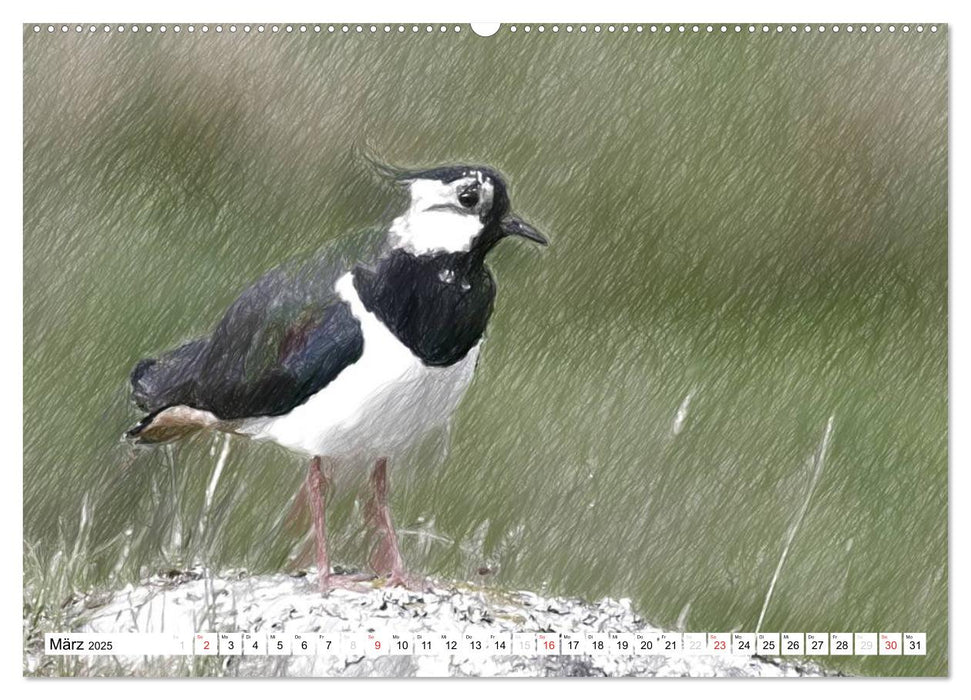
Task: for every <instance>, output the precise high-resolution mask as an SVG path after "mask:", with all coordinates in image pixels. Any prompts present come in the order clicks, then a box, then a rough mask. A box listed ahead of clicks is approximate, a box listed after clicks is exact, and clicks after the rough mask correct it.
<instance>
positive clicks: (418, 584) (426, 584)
mask: <svg viewBox="0 0 971 700" xmlns="http://www.w3.org/2000/svg"><path fill="white" fill-rule="evenodd" d="M383 585H384V586H385V587H394V586H401V587H402V588H407V589H408V590H410V591H425V592H427V591H430V590H431V589H432V580H431V579H428V578H425V577H423V576H417V575H415V574H411V573H408V572H406V571H404V570H403V569H394V570H393V571H392V572H391V573H390V574H388V575H387V576H386V577H384V580H383Z"/></svg>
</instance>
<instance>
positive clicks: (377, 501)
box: [364, 457, 409, 586]
mask: <svg viewBox="0 0 971 700" xmlns="http://www.w3.org/2000/svg"><path fill="white" fill-rule="evenodd" d="M370 485H371V493H370V494H369V497H368V500H367V504H366V505H365V508H364V515H365V518H366V519H367V521H368V523H369V525H370V526H371V529H372V530H373V531H374V534H375V535H376V536H377V538H378V541H377V543H376V544H375V545H374V549H373V550H372V552H371V562H370V563H371V568H372V569H374V571H375V573H377V574H388V575H389V578H388V584H389V585H391V586H404V585H407V584H408V583H409V581H408V577H407V575H406V574H405V569H404V564H403V562H402V560H401V550H400V549H398V534H397V533H396V532H395V531H394V525H393V524H392V522H391V508H390V507H389V506H388V458H387V457H382V458H381V459H379V460H378V461H377V462H376V463H375V465H374V469H373V470H372V471H371V479H370Z"/></svg>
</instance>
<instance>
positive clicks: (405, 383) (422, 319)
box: [127, 165, 546, 592]
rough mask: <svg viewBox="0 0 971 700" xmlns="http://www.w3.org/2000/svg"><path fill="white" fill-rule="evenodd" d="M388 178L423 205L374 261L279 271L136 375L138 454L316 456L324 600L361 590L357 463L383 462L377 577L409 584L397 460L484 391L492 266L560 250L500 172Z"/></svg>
mask: <svg viewBox="0 0 971 700" xmlns="http://www.w3.org/2000/svg"><path fill="white" fill-rule="evenodd" d="M385 172H386V173H389V174H391V175H392V176H393V178H394V179H395V180H396V181H397V182H398V183H399V184H400V185H402V186H403V187H406V188H407V190H408V193H409V195H410V203H409V205H408V208H407V210H406V211H405V212H404V213H403V214H401V215H400V216H398V217H397V218H395V219H394V221H393V222H392V223H391V225H390V226H389V227H387V228H386V229H383V230H380V229H379V230H377V234H378V235H377V238H378V240H377V242H376V245H375V247H374V250H373V252H371V253H370V254H369V255H367V256H364V258H363V259H361V258H357V259H355V258H352V257H347V256H346V255H342V254H340V253H339V252H338V251H337V250H336V249H335V247H334V246H330V247H329V248H325V249H323V251H322V252H320V253H318V254H317V255H315V256H313V257H312V258H311V259H309V260H307V261H305V262H300V263H291V264H288V265H283V266H281V267H278V268H276V269H274V270H272V271H270V272H268V273H267V274H266V275H264V276H263V277H262V278H261V279H259V280H258V281H257V282H256V283H255V284H253V285H252V286H250V287H249V288H248V289H246V290H245V291H244V292H243V293H242V294H241V295H240V296H239V298H238V299H236V301H235V302H234V303H233V304H232V305H231V306H230V307H229V309H228V310H227V311H226V313H225V315H224V316H223V317H222V320H220V321H219V323H218V324H217V325H216V327H215V329H214V330H213V331H212V333H211V334H210V335H208V336H206V337H202V338H198V339H196V340H192V341H191V342H188V343H185V344H184V345H181V346H179V347H178V348H176V349H174V350H171V351H169V352H166V353H163V354H161V355H159V356H158V357H156V358H152V359H145V360H142V361H140V362H138V364H136V365H135V368H134V369H133V371H132V373H131V385H132V390H133V398H134V401H135V403H136V404H137V405H138V407H139V408H140V409H142V410H143V411H145V412H146V413H147V415H146V416H145V417H144V418H143V419H142V420H141V421H140V422H139V423H138V424H137V425H136V426H135V427H133V428H132V429H131V430H130V431H128V433H127V434H128V436H129V437H130V438H131V439H132V440H134V441H135V442H137V443H145V444H150V443H162V442H169V441H172V440H177V439H180V438H182V437H184V436H186V435H188V434H191V433H194V432H197V431H199V430H205V429H213V430H218V431H223V432H226V433H231V434H234V435H242V436H246V437H249V438H253V439H256V440H270V441H273V442H275V443H277V444H279V445H282V446H283V447H285V448H288V449H289V450H292V451H294V452H296V453H299V454H301V455H305V456H307V457H309V458H310V466H309V471H308V475H307V489H308V492H309V496H310V500H311V512H312V523H313V524H312V527H313V533H314V538H315V540H316V558H317V571H318V579H319V585H320V589H321V591H322V592H326V591H328V590H330V589H332V588H333V587H335V586H339V585H349V584H350V583H351V580H352V579H351V577H347V576H337V575H335V574H332V573H331V570H330V562H329V558H328V551H327V531H326V520H325V516H326V498H327V494H328V493H329V491H330V490H331V488H332V479H333V466H334V464H335V463H336V464H338V465H339V464H340V462H341V460H342V459H347V458H351V457H355V458H362V457H363V458H366V459H367V462H368V463H369V464H373V469H372V471H371V474H370V479H369V484H370V489H371V493H370V496H369V499H368V501H367V504H366V507H365V514H366V516H367V518H368V520H369V521H370V523H371V525H372V527H374V528H375V530H376V531H377V533H378V536H379V541H378V543H377V545H376V547H375V549H374V551H373V553H372V555H371V560H370V564H371V566H372V568H374V570H375V573H377V574H379V575H386V576H387V577H388V579H387V583H388V584H390V585H407V583H408V577H407V575H406V573H405V570H404V567H403V564H402V560H401V553H400V550H399V548H398V538H397V535H396V533H395V530H394V526H393V525H392V520H391V513H390V509H389V506H388V495H387V494H388V476H387V469H388V455H390V454H393V453H395V452H397V451H398V450H399V449H401V448H403V447H406V446H407V445H408V444H410V443H411V442H412V441H414V440H415V439H416V438H418V437H420V436H421V435H422V434H423V433H425V432H426V431H428V430H430V429H432V428H434V427H437V426H441V425H443V424H445V423H446V422H447V421H448V419H449V417H450V415H451V414H452V412H453V411H454V410H455V409H456V407H457V406H458V404H459V401H460V399H461V398H462V395H463V393H464V392H465V390H466V388H467V387H468V386H469V383H470V381H471V379H472V375H473V372H474V370H475V366H476V361H477V360H478V357H479V350H480V348H481V345H482V339H483V334H484V332H485V330H486V326H487V324H488V322H489V317H490V316H491V315H492V309H493V300H494V298H495V294H496V285H495V281H494V279H493V277H492V275H491V274H490V272H489V269H488V268H487V267H486V264H485V259H486V255H487V254H488V253H489V251H490V250H492V249H493V247H494V246H495V245H496V244H497V243H498V242H499V241H500V240H502V239H503V238H507V237H510V236H517V237H522V238H527V239H529V240H531V241H535V242H537V243H540V244H544V245H545V244H546V239H545V238H544V237H543V236H542V235H540V233H538V232H537V231H536V230H535V229H534V228H533V227H531V226H530V225H529V224H527V223H525V222H524V221H523V220H522V219H520V218H518V217H516V216H513V215H512V214H511V213H510V202H509V194H508V189H507V187H506V183H505V182H504V180H503V177H502V176H501V175H500V173H498V172H497V171H496V170H494V169H492V168H488V167H480V166H468V165H455V166H448V167H440V168H433V169H429V170H412V171H402V170H390V169H387V170H386V171H385ZM328 251H330V252H328ZM353 580H359V579H356V578H355V579H353Z"/></svg>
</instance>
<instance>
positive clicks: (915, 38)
mask: <svg viewBox="0 0 971 700" xmlns="http://www.w3.org/2000/svg"><path fill="white" fill-rule="evenodd" d="M946 34H947V32H946V28H944V27H942V28H941V30H940V31H939V32H938V33H936V34H931V33H930V32H929V31H925V32H924V33H923V34H917V33H916V32H914V31H912V32H911V33H910V34H906V35H905V34H902V33H900V32H898V33H896V34H894V35H890V34H888V33H886V32H884V33H882V34H880V35H877V34H874V33H873V32H870V33H868V34H866V35H863V34H860V33H859V32H856V33H854V34H847V33H846V32H841V33H839V34H833V33H832V32H826V33H825V34H819V33H816V32H815V31H814V32H812V33H810V34H805V33H803V32H802V31H800V32H798V33H796V34H792V33H790V32H788V31H786V32H784V33H782V34H776V33H775V32H772V33H769V34H762V33H756V34H755V35H748V34H747V33H746V32H744V31H743V33H742V34H741V35H736V34H734V33H732V32H729V33H727V34H725V35H722V34H719V33H717V32H716V33H715V34H713V35H706V34H705V33H704V32H702V33H699V34H691V33H689V34H687V35H678V34H677V33H672V34H664V33H659V34H650V33H648V32H645V33H643V34H637V33H635V32H629V33H627V34H624V33H622V32H620V31H618V32H616V33H614V34H608V33H607V32H606V31H604V32H602V33H601V34H599V35H596V34H594V33H593V32H592V31H589V32H587V33H586V34H580V33H574V34H572V35H566V34H565V33H562V32H561V33H560V34H559V35H553V34H552V33H551V32H549V31H547V32H546V33H544V34H542V35H541V34H538V33H537V32H536V31H535V30H534V31H533V32H532V33H531V34H529V35H525V34H523V32H522V31H520V32H518V33H516V34H511V33H509V32H508V31H502V32H500V34H499V35H497V36H494V37H491V38H480V37H477V36H474V35H473V34H472V33H471V32H470V31H469V30H468V28H467V27H463V31H461V32H459V33H455V32H453V31H449V32H447V33H445V34H441V33H439V32H438V31H437V28H436V31H435V32H433V33H432V34H427V33H425V32H424V30H422V31H421V32H419V33H417V34H412V33H411V32H406V33H405V34H403V35H399V34H397V33H396V32H393V33H392V34H391V35H385V34H383V33H381V32H379V34H378V35H374V36H372V35H369V34H368V33H367V32H365V33H363V34H357V33H355V32H353V31H352V32H351V33H350V34H349V35H341V34H340V33H339V32H338V33H337V34H334V35H329V34H327V32H326V27H325V31H324V32H323V33H322V34H319V35H318V34H314V33H313V32H312V31H311V32H308V33H306V34H300V33H299V32H295V33H293V34H286V33H285V32H283V31H281V32H280V33H279V34H275V35H274V34H271V33H269V32H267V33H266V34H263V35H255V34H253V35H248V36H247V35H243V34H242V33H241V32H240V33H237V34H230V33H229V32H228V31H223V32H222V33H221V34H216V33H215V32H213V31H210V32H209V33H208V34H206V35H203V34H201V33H200V32H196V33H195V34H194V35H189V34H188V33H186V32H185V31H183V33H182V34H180V35H176V34H174V33H173V32H171V31H169V32H168V33H166V34H165V35H160V34H159V33H158V32H157V31H156V32H154V33H152V34H151V35H149V34H146V33H145V32H144V31H142V32H140V33H139V34H137V35H134V34H131V32H126V33H125V34H123V35H119V34H117V33H112V34H111V35H105V34H104V33H103V32H101V31H99V32H97V33H95V34H93V35H88V34H87V33H84V34H82V35H76V34H75V33H74V32H73V29H72V31H71V32H70V33H69V34H66V35H63V34H60V33H55V34H54V35H48V34H47V33H46V32H44V33H41V34H39V35H35V34H34V33H33V32H32V31H31V30H30V29H29V28H25V33H24V79H25V84H24V117H25V124H24V186H25V188H24V222H25V223H24V229H25V230H24V537H25V567H26V573H25V619H26V620H27V621H28V625H41V626H42V625H43V624H45V623H46V624H48V625H54V624H56V623H55V622H54V621H55V620H56V611H57V609H58V606H59V605H60V603H61V602H63V601H62V599H63V597H64V596H65V595H66V594H67V593H68V592H69V591H71V590H90V589H94V588H99V587H105V586H115V585H120V584H121V583H123V582H127V581H135V580H138V578H139V577H142V576H145V575H148V574H150V573H153V572H155V571H157V570H159V569H164V568H166V567H174V566H186V565H190V564H193V563H199V562H203V563H205V564H207V565H209V566H212V567H215V568H217V569H223V568H228V567H246V568H247V569H249V570H251V571H254V572H272V571H279V570H281V569H284V568H286V567H287V566H288V560H289V558H290V556H291V552H292V551H293V550H294V549H295V548H299V540H300V539H301V536H302V526H303V524H304V523H302V522H298V523H296V524H295V525H294V524H291V525H288V524H287V523H286V522H285V521H284V518H283V515H284V514H285V513H286V511H287V510H288V508H289V506H290V503H291V502H292V500H293V497H294V493H295V492H296V490H297V488H298V486H299V485H300V482H301V480H302V478H303V475H304V466H305V465H304V464H303V463H302V462H301V461H300V460H299V459H298V458H295V457H293V456H290V455H288V454H287V453H285V452H284V451H282V450H281V449H279V448H275V447H273V446H269V445H254V444H246V443H244V442H242V441H239V440H237V441H234V442H233V444H232V448H231V455H230V459H229V462H228V464H227V467H226V471H225V473H224V475H223V479H222V481H221V482H220V485H219V489H218V490H217V492H216V498H215V503H214V507H213V513H212V520H213V522H214V523H215V526H214V527H211V528H210V529H208V530H206V532H202V531H201V529H200V525H199V523H200V520H201V516H202V511H203V494H204V491H205V487H206V484H207V482H208V480H209V478H210V476H211V473H212V469H213V466H214V464H215V456H214V455H215V454H216V453H218V448H219V445H220V444H221V443H219V442H218V440H213V439H212V438H209V437H205V436H201V437H198V438H196V439H193V440H191V441H189V442H188V443H186V444H184V445H181V446H179V447H177V448H175V449H173V450H156V451H154V452H147V453H139V454H135V455H133V454H131V453H130V451H129V450H128V448H126V447H125V446H124V445H122V444H121V442H120V435H121V433H122V431H123V430H124V429H125V428H126V427H128V425H129V424H130V423H131V422H132V421H133V420H134V419H135V418H136V417H137V416H136V413H135V411H134V409H133V408H131V407H130V406H129V404H128V401H127V387H126V380H127V374H128V372H129V370H130V368H131V366H132V365H133V363H134V362H135V361H136V360H138V359H139V358H141V357H144V356H148V355H151V354H152V353H154V352H157V351H159V350H163V349H165V348H168V347H171V346H173V345H174V344H176V343H178V342H179V341H181V340H184V339H188V338H190V337H193V336H194V335H197V334H199V333H204V332H206V331H207V330H208V329H209V328H211V326H212V325H213V324H214V323H215V322H216V320H217V319H218V317H219V315H220V313H221V312H222V310H223V309H224V308H225V307H226V306H227V305H228V304H229V303H230V302H231V301H232V300H233V298H234V297H235V296H236V294H238V293H239V291H240V290H241V289H242V288H243V287H244V286H245V285H247V284H248V283H249V282H251V281H252V280H254V279H255V278H257V277H258V276H259V275H260V274H262V273H263V272H264V271H265V270H267V269H268V268H270V267H271V266H273V265H275V264H277V263H278V262H280V261H283V260H285V259H288V258H290V257H291V256H294V255H299V254H301V253H309V252H310V251H313V250H314V249H315V248H317V247H318V246H319V245H320V244H321V243H323V242H325V241H327V240H329V239H331V238H333V237H334V236H337V235H339V234H341V233H342V232H345V231H349V230H354V229H358V228H363V227H366V226H370V225H372V224H374V223H376V222H381V221H387V220H388V217H389V216H390V215H393V214H394V210H395V209H394V208H395V206H398V205H400V203H401V202H400V199H396V195H395V193H394V192H393V191H392V190H391V189H390V188H389V187H388V186H387V185H386V184H385V183H382V182H381V181H380V180H379V179H378V178H376V177H375V175H374V173H373V171H372V170H371V169H370V168H369V166H368V165H367V163H366V162H364V161H363V160H362V159H361V157H360V151H361V150H364V149H369V150H370V151H371V152H373V153H375V154H376V155H378V156H379V157H381V158H384V159H386V160H388V161H391V162H393V163H396V164H404V165H437V164H442V163H450V162H456V161H476V162H484V163H488V164H491V165H493V166H495V167H497V168H499V169H501V170H502V171H503V172H504V173H506V174H507V176H508V177H509V180H510V181H511V183H512V198H513V203H514V207H515V208H516V210H517V211H518V212H519V213H521V214H522V215H523V216H524V217H525V218H526V219H527V220H529V221H531V222H532V223H534V224H535V225H536V226H537V227H538V228H539V229H540V230H542V231H544V232H545V233H546V234H548V236H549V237H550V238H551V239H552V245H551V246H550V247H549V248H548V249H547V250H543V251H539V250H538V249H534V248H533V247H531V246H528V245H517V244H515V243H512V242H509V243H505V244H503V245H502V246H501V247H500V248H499V249H498V250H497V251H496V252H495V253H494V254H493V255H492V257H491V263H492V268H493V270H494V272H495V275H496V277H497V279H498V283H499V295H498V301H497V308H496V312H495V315H494V317H493V321H492V323H491V326H490V329H489V333H488V336H487V338H488V339H487V343H486V345H485V347H484V350H483V353H482V355H481V360H480V365H479V370H478V373H477V376H476V381H475V383H474V384H473V386H472V388H471V389H470V391H469V393H468V395H467V397H466V399H465V401H464V403H463V404H462V407H461V409H460V411H459V413H458V415H457V416H456V419H455V421H454V424H453V426H452V430H451V435H450V440H451V447H450V449H449V450H448V452H447V454H443V450H442V445H443V444H444V442H445V440H444V438H443V437H441V436H438V437H437V438H435V437H433V438H432V439H431V440H430V441H429V442H427V443H426V444H425V445H424V446H423V447H422V448H420V449H418V450H415V451H414V452H412V453H411V454H409V455H405V456H403V457H402V458H400V459H398V460H397V461H396V463H395V466H394V467H393V470H392V483H393V486H392V503H393V508H394V511H395V517H396V519H397V522H398V523H399V526H400V527H401V528H402V529H404V530H405V531H406V534H404V535H403V536H402V537H403V547H404V550H405V556H406V557H407V560H408V562H409V563H410V565H411V567H412V568H413V569H414V570H416V571H418V572H421V573H425V574H429V575H434V576H438V577H442V578H451V577H454V578H462V579H464V578H470V579H473V580H479V581H485V582H488V583H490V584H495V585H500V586H508V587H513V588H523V589H533V590H539V591H544V592H548V593H555V594H568V595H581V596H585V597H588V598H597V597H601V596H614V597H630V598H632V599H633V602H634V606H635V608H636V609H637V610H638V611H639V612H640V613H641V614H642V615H644V616H645V617H647V618H648V619H649V620H651V621H652V622H654V623H657V624H660V625H665V626H673V625H675V624H677V623H678V621H679V620H680V621H681V623H682V624H683V626H684V627H685V629H687V630H697V631H706V630H711V631H721V630H731V629H735V630H742V631H751V630H752V629H754V626H755V623H756V620H757V618H758V615H759V611H760V609H761V606H762V603H763V600H764V598H765V596H766V591H767V589H768V586H769V582H770V579H771V577H772V573H773V570H774V569H775V566H776V564H777V562H778V560H779V555H780V553H781V550H782V548H783V546H784V543H785V540H786V535H787V531H788V528H789V527H790V526H791V524H792V523H793V521H794V519H795V516H796V514H797V513H798V511H799V508H800V507H801V505H802V503H803V501H804V499H805V497H806V492H807V486H808V484H809V481H810V477H811V473H812V470H813V464H812V457H813V455H814V453H815V452H816V450H817V448H818V446H819V443H820V440H821V439H822V434H823V431H824V427H825V425H826V422H827V420H828V419H829V417H830V416H834V417H835V418H834V427H833V434H832V442H831V446H830V450H829V452H828V454H827V455H826V461H825V467H824V470H823V473H822V476H821V478H820V480H819V483H818V486H817V488H816V491H815V493H814V495H813V498H812V501H811V503H810V506H809V509H808V512H807V514H806V517H805V520H804V521H803V523H802V525H801V528H800V529H799V531H798V533H797V534H796V537H795V540H794V542H793V544H792V547H791V549H790V552H789V556H788V560H787V562H786V565H785V567H784V568H783V570H782V573H781V576H780V578H779V581H778V583H777V585H776V589H775V592H774V595H773V598H772V600H771V604H770V605H769V608H768V611H767V614H766V619H765V622H764V624H763V629H765V630H779V631H824V632H829V631H873V632H879V631H925V632H927V635H928V646H929V649H930V653H929V655H928V656H926V657H923V658H922V657H912V658H887V657H879V658H861V657H848V658H836V657H833V658H831V659H829V660H828V661H827V663H828V665H829V667H831V668H835V669H839V670H844V671H847V672H851V673H862V674H872V675H882V674H894V675H896V674H904V675H925V674H945V673H947V654H946V649H947V630H948V626H947V581H948V568H947V105H948V87H947V75H948V74H947V39H946ZM689 395H690V397H691V398H690V401H689V406H688V409H687V414H686V418H685V419H684V422H683V426H682V429H681V430H680V432H676V431H675V430H674V429H673V427H674V422H675V416H676V414H677V412H678V409H679V406H681V405H682V403H683V402H684V401H685V398H686V397H687V396H689ZM214 450H215V452H214ZM83 503H86V504H87V508H86V509H85V512H86V519H85V521H84V523H83V525H82V504H83ZM331 531H332V533H333V535H334V537H335V539H336V545H335V547H336V553H337V554H336V557H337V561H338V562H339V563H343V564H346V565H349V566H362V565H363V564H364V562H365V561H366V547H365V544H364V540H363V538H362V537H361V531H360V526H359V518H358V514H357V509H356V506H355V503H354V490H353V489H352V488H346V489H344V491H343V492H342V495H341V496H340V497H339V498H338V500H337V501H336V505H335V510H334V511H333V518H332V521H331ZM482 566H490V567H492V568H494V569H495V570H496V573H493V574H490V575H487V576H485V577H482V576H480V575H479V574H478V573H477V570H478V569H479V568H480V567H482Z"/></svg>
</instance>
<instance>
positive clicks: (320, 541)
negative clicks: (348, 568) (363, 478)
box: [307, 457, 330, 593]
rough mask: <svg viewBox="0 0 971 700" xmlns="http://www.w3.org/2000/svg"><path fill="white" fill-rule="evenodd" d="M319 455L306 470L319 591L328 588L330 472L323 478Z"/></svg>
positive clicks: (324, 591) (325, 590)
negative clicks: (328, 499)
mask: <svg viewBox="0 0 971 700" xmlns="http://www.w3.org/2000/svg"><path fill="white" fill-rule="evenodd" d="M320 461H321V460H320V457H314V458H313V459H312V460H310V471H309V472H307V493H308V496H309V497H310V512H311V516H312V520H313V529H314V543H315V545H316V549H317V585H318V586H319V587H320V592H321V593H326V592H327V591H328V590H330V558H329V557H328V556H327V519H326V516H325V513H324V510H325V508H326V498H327V492H328V491H329V490H330V478H329V477H330V474H328V475H327V476H328V478H327V479H325V478H324V475H323V473H322V472H321V470H320Z"/></svg>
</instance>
